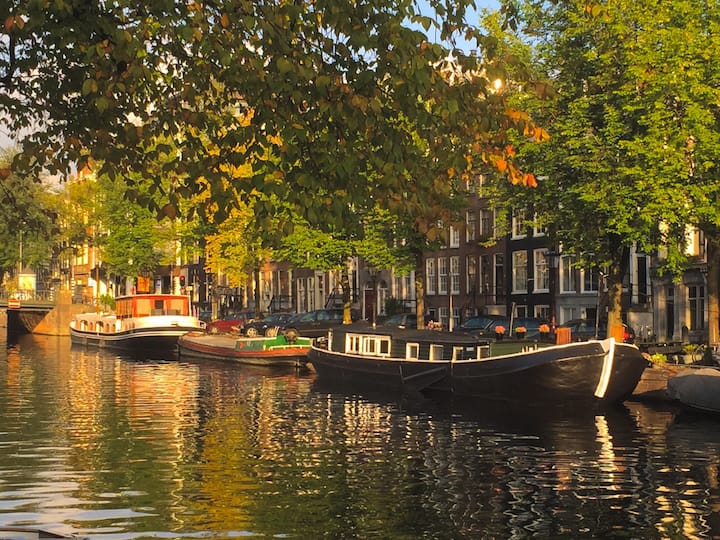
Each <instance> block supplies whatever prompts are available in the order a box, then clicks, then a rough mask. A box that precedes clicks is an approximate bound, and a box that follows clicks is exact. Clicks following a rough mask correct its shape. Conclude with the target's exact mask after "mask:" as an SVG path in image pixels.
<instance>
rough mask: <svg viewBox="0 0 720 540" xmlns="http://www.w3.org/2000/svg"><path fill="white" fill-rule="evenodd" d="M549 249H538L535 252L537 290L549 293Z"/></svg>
mask: <svg viewBox="0 0 720 540" xmlns="http://www.w3.org/2000/svg"><path fill="white" fill-rule="evenodd" d="M547 252H548V251H547V249H536V250H535V251H534V252H533V260H534V262H535V290H536V291H538V292H547V291H549V290H550V265H549V264H548V258H547Z"/></svg>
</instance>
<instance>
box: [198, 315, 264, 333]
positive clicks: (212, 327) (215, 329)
mask: <svg viewBox="0 0 720 540" xmlns="http://www.w3.org/2000/svg"><path fill="white" fill-rule="evenodd" d="M254 317H255V313H253V312H252V311H244V312H237V311H230V312H228V313H226V314H225V315H223V316H222V317H220V318H219V319H215V320H214V321H211V322H210V323H208V325H207V331H208V332H210V333H211V334H220V333H223V332H224V333H229V332H237V331H238V330H239V329H240V327H241V326H242V325H243V324H245V323H246V322H247V321H249V320H252V319H253V318H254Z"/></svg>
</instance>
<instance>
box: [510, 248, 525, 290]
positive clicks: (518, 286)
mask: <svg viewBox="0 0 720 540" xmlns="http://www.w3.org/2000/svg"><path fill="white" fill-rule="evenodd" d="M527 284H528V260H527V251H525V250H524V249H523V250H519V251H513V252H512V292H513V293H526V292H527Z"/></svg>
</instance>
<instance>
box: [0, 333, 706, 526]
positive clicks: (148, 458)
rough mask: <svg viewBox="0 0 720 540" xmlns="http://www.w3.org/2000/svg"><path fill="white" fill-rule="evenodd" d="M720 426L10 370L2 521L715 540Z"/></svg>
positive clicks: (266, 381) (663, 417) (80, 365)
mask: <svg viewBox="0 0 720 540" xmlns="http://www.w3.org/2000/svg"><path fill="white" fill-rule="evenodd" d="M718 428H720V425H719V424H718V421H717V420H713V419H708V418H701V419H698V418H694V417H687V416H684V415H682V414H680V415H678V414H677V411H676V410H675V409H674V408H671V407H669V408H665V409H663V408H662V407H650V406H647V405H643V404H637V403H626V404H625V405H624V406H620V407H612V408H608V409H602V410H597V411H584V410H575V408H573V407H572V406H571V405H568V406H566V407H561V408H551V409H548V408H542V409H540V408H531V407H529V408H510V407H508V406H504V405H503V406H498V405H497V404H492V403H485V404H478V403H477V402H463V401H447V400H444V399H438V398H437V397H435V396H433V397H429V398H428V397H423V396H419V395H416V396H402V395H398V396H394V395H388V394H373V393H369V392H367V391H366V390H358V389H351V388H350V389H347V388H345V389H340V388H337V387H333V386H328V385H323V384H320V383H319V382H318V381H316V380H315V379H314V376H313V374H312V373H310V372H309V371H297V370H294V369H284V370H273V369H267V368H249V369H248V368H244V367H239V366H232V365H226V364H223V363H213V362H208V363H203V362H195V363H187V362H178V361H171V362H168V361H157V362H149V361H137V360H130V359H126V358H122V357H119V356H116V355H113V354H108V353H105V352H96V351H87V350H83V349H79V350H76V349H74V348H73V349H71V348H70V346H69V341H68V340H66V339H63V338H40V337H33V336H28V338H27V339H21V340H20V342H19V344H18V345H17V346H14V347H9V348H8V349H7V358H6V361H4V362H0V526H3V525H6V526H10V525H28V524H31V525H42V526H44V527H46V528H52V529H54V530H59V531H61V532H77V533H81V534H83V535H85V536H87V537H90V538H103V539H114V538H144V537H166V538H167V537H172V538H175V537H178V538H179V537H197V536H201V537H203V538H210V537H211V538H222V537H231V536H250V537H257V536H262V537H268V536H273V535H280V536H283V535H285V536H289V537H295V538H317V537H325V538H439V539H445V538H447V539H451V538H452V539H455V538H527V537H533V536H534V537H538V538H578V537H603V538H605V537H623V538H624V537H627V536H630V537H635V538H638V537H642V538H666V537H687V538H712V537H713V536H714V535H715V536H717V535H718V534H720V523H718V519H719V516H720V497H719V490H718V479H719V478H718V459H719V458H718V456H720V448H719V446H720V440H719V438H720V435H719V434H720V429H718Z"/></svg>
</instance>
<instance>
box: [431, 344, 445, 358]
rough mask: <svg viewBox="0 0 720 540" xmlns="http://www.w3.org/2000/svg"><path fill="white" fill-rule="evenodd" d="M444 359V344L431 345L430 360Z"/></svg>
mask: <svg viewBox="0 0 720 540" xmlns="http://www.w3.org/2000/svg"><path fill="white" fill-rule="evenodd" d="M442 359H443V346H442V345H430V360H442Z"/></svg>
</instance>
